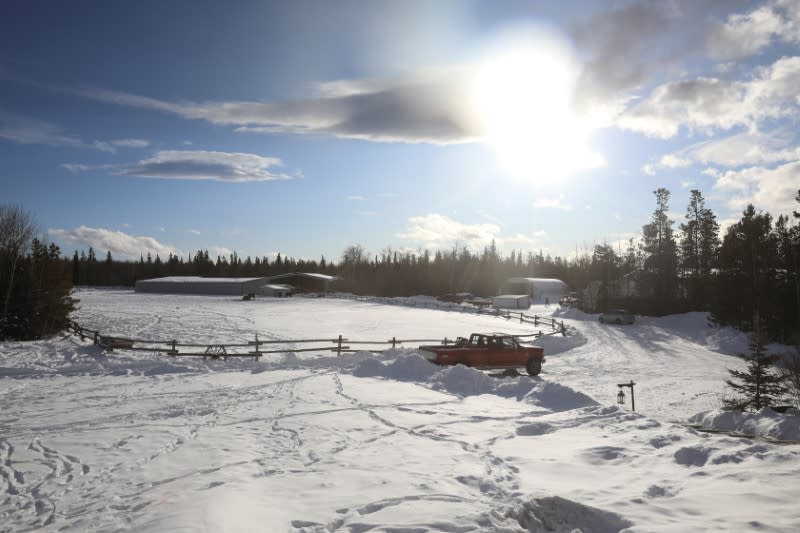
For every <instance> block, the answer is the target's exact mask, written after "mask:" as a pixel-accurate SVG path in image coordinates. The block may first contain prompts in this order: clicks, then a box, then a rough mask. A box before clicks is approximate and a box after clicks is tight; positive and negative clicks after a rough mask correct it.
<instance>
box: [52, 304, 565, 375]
mask: <svg viewBox="0 0 800 533" xmlns="http://www.w3.org/2000/svg"><path fill="white" fill-rule="evenodd" d="M352 299H357V300H360V301H371V302H376V301H377V302H379V303H389V302H382V301H380V300H381V299H378V298H372V299H367V298H363V297H355V298H352ZM393 303H395V304H396V302H393ZM459 307H463V306H459ZM431 308H438V309H442V308H443V307H436V306H433V307H431ZM445 310H452V309H450V308H446V307H445ZM492 311H494V312H486V311H483V312H481V310H480V308H478V314H488V315H492V316H496V317H498V318H504V319H506V320H512V319H513V320H519V323H520V324H523V323H527V324H533V325H534V326H542V327H544V328H545V329H549V330H550V331H548V332H546V333H545V332H543V331H542V330H541V329H540V330H539V331H538V332H534V333H530V334H520V335H512V337H515V338H518V339H527V338H533V339H538V338H539V337H544V336H548V335H559V334H560V335H563V336H566V334H567V328H566V326H565V325H564V322H563V321H561V322H559V321H557V320H555V319H553V318H551V317H540V316H538V315H527V314H525V313H522V312H516V311H504V312H500V310H497V309H493V310H492ZM470 312H471V311H470ZM67 330H68V331H69V332H70V333H72V334H73V335H75V336H77V337H80V338H81V340H86V339H92V341H93V342H94V344H96V345H99V346H101V347H103V349H105V350H107V351H114V350H126V351H133V352H150V353H163V354H166V355H168V356H172V357H178V356H180V357H202V358H203V359H225V360H227V359H228V357H251V358H253V359H255V360H256V361H258V359H259V358H260V357H261V356H262V355H266V354H275V353H287V352H318V353H321V352H334V353H336V355H337V356H338V355H341V354H343V353H349V352H357V351H360V350H356V349H354V348H352V346H354V345H362V346H380V347H383V346H387V347H391V348H397V347H398V346H399V345H404V344H406V345H407V344H412V343H413V344H418V343H441V344H444V345H445V346H446V345H448V344H451V343H453V342H455V339H449V338H447V337H445V338H444V339H398V338H396V337H392V338H391V339H388V340H355V339H348V338H347V337H344V336H342V335H339V336H337V337H336V338H318V339H270V340H261V339H259V338H258V333H256V334H255V339H254V340H252V341H247V342H238V343H237V342H230V343H197V342H179V341H178V340H176V339H172V340H152V339H139V338H130V337H120V336H116V335H106V334H102V333H101V332H100V331H97V330H93V329H89V328H85V327H83V326H81V325H80V324H79V323H78V322H75V321H74V320H69V321H68V322H67ZM306 343H317V344H319V343H323V344H327V345H323V346H316V347H310V348H297V347H295V346H294V345H297V344H306ZM273 345H284V347H283V348H279V349H271V350H262V349H260V348H261V346H273ZM180 348H188V349H189V350H186V351H181V350H180ZM196 348H200V349H202V351H195V350H194V349H196ZM243 348H249V350H248V351H240V350H241V349H243Z"/></svg>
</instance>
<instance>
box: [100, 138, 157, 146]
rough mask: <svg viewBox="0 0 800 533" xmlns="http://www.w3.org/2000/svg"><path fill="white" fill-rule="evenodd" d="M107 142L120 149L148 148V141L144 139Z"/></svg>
mask: <svg viewBox="0 0 800 533" xmlns="http://www.w3.org/2000/svg"><path fill="white" fill-rule="evenodd" d="M109 142H110V144H112V145H114V146H119V147H121V148H147V147H148V146H150V141H146V140H144V139H115V140H113V141H109Z"/></svg>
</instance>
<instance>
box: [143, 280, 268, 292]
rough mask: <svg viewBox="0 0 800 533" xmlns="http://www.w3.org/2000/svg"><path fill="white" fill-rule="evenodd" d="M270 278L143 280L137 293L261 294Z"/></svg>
mask: <svg viewBox="0 0 800 533" xmlns="http://www.w3.org/2000/svg"><path fill="white" fill-rule="evenodd" d="M267 283H269V278H202V277H199V276H168V277H165V278H154V279H141V280H139V281H137V282H136V292H157V293H167V294H218V295H229V296H242V295H245V294H250V293H257V292H260V289H261V287H263V286H264V285H266V284H267Z"/></svg>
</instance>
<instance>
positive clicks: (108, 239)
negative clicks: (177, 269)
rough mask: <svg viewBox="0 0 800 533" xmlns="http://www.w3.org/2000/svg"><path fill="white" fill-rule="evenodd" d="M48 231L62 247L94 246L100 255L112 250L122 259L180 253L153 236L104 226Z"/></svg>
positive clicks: (163, 257) (112, 252)
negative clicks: (130, 233)
mask: <svg viewBox="0 0 800 533" xmlns="http://www.w3.org/2000/svg"><path fill="white" fill-rule="evenodd" d="M47 233H48V235H49V236H50V237H51V238H52V239H54V240H56V241H58V242H59V243H61V244H62V248H64V247H65V246H67V245H75V246H80V247H82V248H85V247H92V248H94V249H95V251H96V252H97V253H98V255H99V254H101V253H104V252H106V251H110V252H111V255H113V256H114V257H116V258H120V259H139V256H140V254H143V255H147V253H148V252H149V253H150V255H152V256H153V257H155V256H156V254H158V255H160V256H161V258H162V259H165V258H167V257H168V256H169V254H170V252H171V253H174V254H180V252H178V251H177V250H176V249H175V248H174V247H173V246H170V245H167V244H162V243H160V242H158V240H156V239H155V238H153V237H146V236H139V237H135V236H132V235H128V234H127V233H123V232H122V231H113V230H108V229H104V228H90V227H87V226H80V227H79V228H75V229H74V230H64V229H48V230H47Z"/></svg>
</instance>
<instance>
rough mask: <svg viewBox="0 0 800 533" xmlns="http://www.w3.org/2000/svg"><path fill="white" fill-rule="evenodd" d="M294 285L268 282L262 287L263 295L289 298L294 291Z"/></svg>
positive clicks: (261, 292)
mask: <svg viewBox="0 0 800 533" xmlns="http://www.w3.org/2000/svg"><path fill="white" fill-rule="evenodd" d="M293 289H294V287H292V286H291V285H283V284H278V283H268V284H266V285H264V286H263V287H261V291H260V294H261V296H273V297H276V298H287V297H289V296H291V294H292V292H294V290H293Z"/></svg>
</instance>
